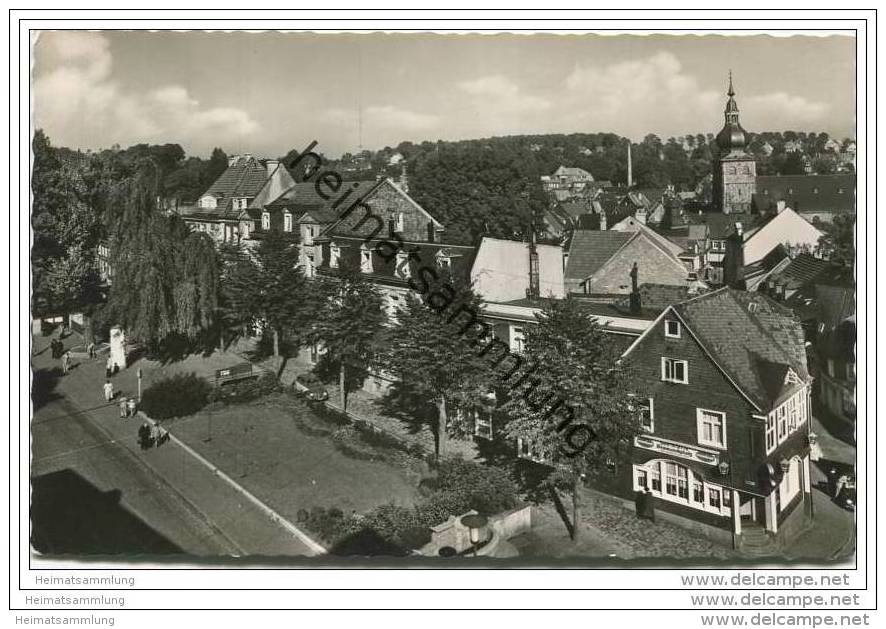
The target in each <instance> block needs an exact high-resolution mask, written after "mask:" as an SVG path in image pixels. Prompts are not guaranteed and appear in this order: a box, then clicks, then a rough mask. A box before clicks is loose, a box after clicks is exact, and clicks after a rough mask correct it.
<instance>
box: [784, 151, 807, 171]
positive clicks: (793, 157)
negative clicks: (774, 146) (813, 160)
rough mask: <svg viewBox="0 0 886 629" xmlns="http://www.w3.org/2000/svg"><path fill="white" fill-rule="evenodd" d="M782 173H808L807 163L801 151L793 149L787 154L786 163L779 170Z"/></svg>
mask: <svg viewBox="0 0 886 629" xmlns="http://www.w3.org/2000/svg"><path fill="white" fill-rule="evenodd" d="M779 172H780V173H781V174H782V175H803V174H805V173H806V163H805V162H804V161H803V155H802V154H801V153H800V152H799V151H793V152H791V153H788V154H787V155H786V156H785V159H784V163H783V164H782V166H781V170H780V171H779Z"/></svg>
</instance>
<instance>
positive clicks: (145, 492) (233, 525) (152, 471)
mask: <svg viewBox="0 0 886 629" xmlns="http://www.w3.org/2000/svg"><path fill="white" fill-rule="evenodd" d="M48 341H49V339H48V338H37V339H35V342H36V344H37V351H38V352H40V350H41V349H43V348H44V347H46V346H47V345H48ZM65 341H66V344H67V345H73V344H75V343H77V342H79V339H78V338H77V337H69V338H68V339H66V340H65ZM75 363H76V361H75ZM57 364H58V361H54V360H53V359H52V358H51V356H50V353H49V351H48V350H47V351H44V352H42V353H40V354H39V355H38V356H35V357H34V358H33V365H34V369H35V371H36V373H37V376H36V379H37V381H38V384H37V385H35V386H36V387H37V388H39V389H40V398H39V399H40V400H45V401H38V404H37V411H36V413H35V417H34V425H33V430H32V439H33V445H32V457H33V462H32V470H31V477H32V479H33V482H34V486H35V489H34V491H35V496H34V503H35V508H34V519H35V539H37V537H39V536H38V535H37V534H38V533H40V535H45V536H46V537H47V539H49V541H50V542H51V543H49V544H47V549H48V550H49V551H51V552H53V551H54V552H65V551H69V552H70V551H74V552H97V551H98V550H101V549H104V548H107V549H108V550H110V551H111V552H127V553H130V552H134V551H135V552H138V551H141V552H167V553H168V552H186V553H192V554H198V555H208V554H213V555H214V554H234V555H306V554H311V553H310V550H309V548H308V547H307V546H306V545H305V544H304V543H302V542H301V541H299V540H298V539H297V538H295V537H294V536H293V535H291V534H290V533H289V532H288V531H286V530H285V529H284V528H283V527H282V526H281V525H280V524H278V523H276V522H274V521H273V520H272V519H271V518H270V517H269V516H268V515H267V514H266V513H264V512H263V511H262V510H260V509H259V508H258V507H256V506H255V505H254V504H252V503H251V502H250V501H248V500H247V499H245V498H244V496H242V495H241V494H239V493H238V492H236V491H235V490H234V489H233V488H231V487H230V486H229V485H227V484H226V483H224V482H223V481H222V480H221V479H220V478H219V477H217V476H216V475H214V474H213V473H212V472H211V471H210V470H209V469H207V468H206V467H204V466H203V465H202V464H201V463H199V462H198V461H197V460H196V459H194V458H193V457H192V456H191V455H189V454H188V453H187V452H185V451H184V450H183V449H181V448H179V447H178V446H176V445H175V444H174V443H169V444H166V445H164V446H163V447H162V448H155V449H151V450H148V451H141V450H140V449H139V448H138V446H137V444H136V430H137V427H138V423H137V421H136V420H134V419H131V420H123V419H120V418H119V413H118V408H117V405H116V404H112V405H106V404H104V403H103V399H102V396H101V384H102V383H103V382H104V358H99V359H96V360H95V361H87V362H83V363H81V364H79V365H76V367H75V368H74V369H73V370H72V371H71V372H70V373H69V374H68V375H66V376H60V370H59V371H58V375H53V372H52V371H50V370H52V369H53V368H55V367H56V366H57ZM113 381H114V385H115V389H117V390H122V391H123V393H124V395H132V394H134V393H135V391H136V378H135V373H134V370H127V371H124V372H122V373H120V374H118V375H117V376H115V377H114V379H113ZM38 490H39V491H38ZM44 496H45V499H44ZM38 500H39V501H40V502H39V503H38ZM85 504H91V505H93V507H95V508H94V509H93V510H92V511H90V510H89V509H87V508H85V507H84V505H85ZM111 506H114V507H116V508H113V509H112V508H110V507H111ZM38 518H39V519H40V520H41V521H37V520H38ZM102 532H103V533H104V535H103V536H102V537H103V539H101V540H95V539H88V538H89V537H90V536H92V537H95V536H97V535H99V534H100V533H102ZM97 549H98V550H97Z"/></svg>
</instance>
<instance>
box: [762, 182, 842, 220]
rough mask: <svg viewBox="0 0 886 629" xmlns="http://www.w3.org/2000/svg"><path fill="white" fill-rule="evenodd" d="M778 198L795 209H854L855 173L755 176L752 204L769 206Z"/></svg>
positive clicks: (776, 201) (766, 208) (764, 209)
mask: <svg viewBox="0 0 886 629" xmlns="http://www.w3.org/2000/svg"><path fill="white" fill-rule="evenodd" d="M779 201H784V202H785V204H786V205H787V206H788V207H790V208H791V209H793V210H794V211H796V212H816V211H831V212H839V213H852V212H855V175H854V174H837V175H781V176H760V177H757V184H756V192H755V194H754V196H753V203H754V207H755V208H756V209H757V210H758V211H767V210H771V209H772V208H773V207H776V206H777V204H778V202H779Z"/></svg>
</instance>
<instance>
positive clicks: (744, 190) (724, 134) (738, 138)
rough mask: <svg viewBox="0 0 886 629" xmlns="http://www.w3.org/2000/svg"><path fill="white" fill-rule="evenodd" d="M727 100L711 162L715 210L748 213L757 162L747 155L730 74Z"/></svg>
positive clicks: (746, 143) (745, 135)
mask: <svg viewBox="0 0 886 629" xmlns="http://www.w3.org/2000/svg"><path fill="white" fill-rule="evenodd" d="M727 95H728V96H729V100H727V101H726V110H725V111H724V112H723V113H724V116H725V118H726V123H725V125H724V126H723V130H722V131H720V133H718V134H717V139H716V144H717V155H716V158H715V160H714V182H713V183H714V190H713V192H714V209H715V210H718V211H720V212H723V213H724V214H734V213H736V212H750V210H751V195H753V194H754V188H755V185H756V183H755V181H756V177H757V163H756V162H755V161H754V157H753V155H750V154H748V153H747V152H746V150H745V149H746V147H747V145H748V137H747V133H746V132H745V130H744V129H742V128H741V124H740V123H739V121H738V104H737V103H736V102H735V90H734V89H733V88H732V71H730V72H729V91H728V92H727Z"/></svg>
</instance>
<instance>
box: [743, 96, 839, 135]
mask: <svg viewBox="0 0 886 629" xmlns="http://www.w3.org/2000/svg"><path fill="white" fill-rule="evenodd" d="M745 102H746V103H747V104H746V105H745V106H744V109H745V110H746V111H747V112H748V116H747V117H748V120H753V119H755V118H758V117H759V118H760V119H765V120H766V122H767V123H768V124H769V126H775V127H777V128H784V129H798V128H801V127H802V126H803V125H809V124H813V123H820V122H822V120H824V118H825V116H826V115H827V113H828V111H829V110H830V106H829V105H827V104H826V103H814V102H810V101H808V100H806V99H805V98H803V97H801V96H791V95H790V94H787V93H786V92H774V93H772V94H764V95H762V96H751V97H749V98H747V99H746V100H745Z"/></svg>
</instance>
